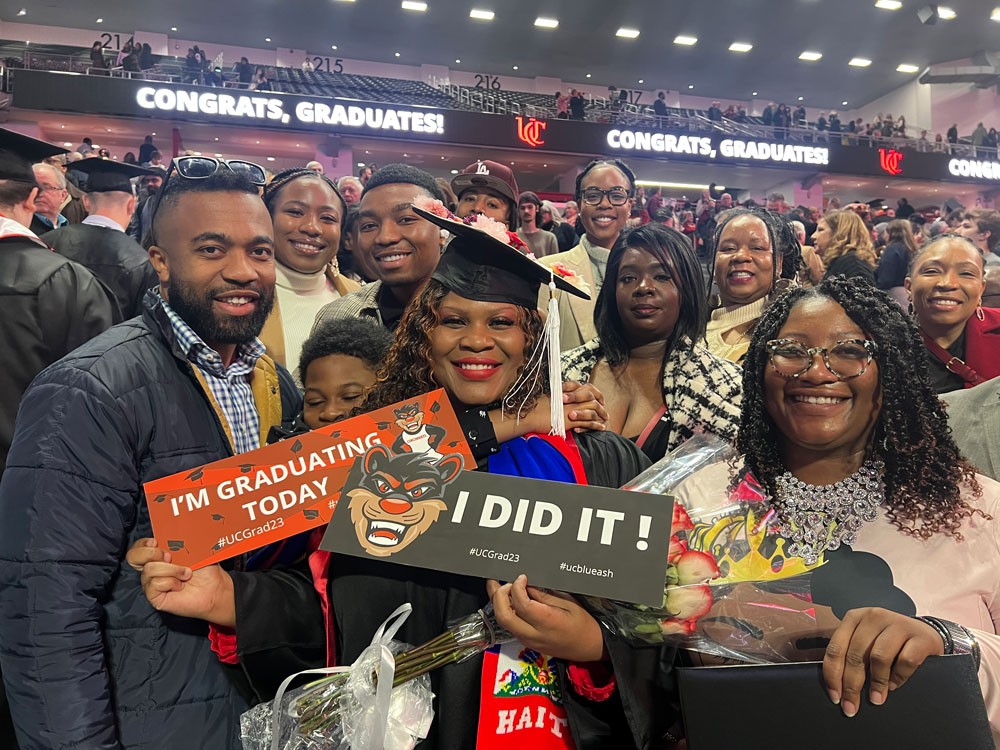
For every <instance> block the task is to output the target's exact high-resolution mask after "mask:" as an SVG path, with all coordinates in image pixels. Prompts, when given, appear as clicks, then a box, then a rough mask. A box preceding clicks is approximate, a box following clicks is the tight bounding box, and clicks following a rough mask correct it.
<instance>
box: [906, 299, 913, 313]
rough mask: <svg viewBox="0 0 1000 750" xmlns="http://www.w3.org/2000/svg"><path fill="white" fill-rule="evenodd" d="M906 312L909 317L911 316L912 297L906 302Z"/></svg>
mask: <svg viewBox="0 0 1000 750" xmlns="http://www.w3.org/2000/svg"><path fill="white" fill-rule="evenodd" d="M906 314H907V315H909V316H910V317H911V318H912V317H913V299H912V298H911V299H910V300H909V301H908V302H907V303H906Z"/></svg>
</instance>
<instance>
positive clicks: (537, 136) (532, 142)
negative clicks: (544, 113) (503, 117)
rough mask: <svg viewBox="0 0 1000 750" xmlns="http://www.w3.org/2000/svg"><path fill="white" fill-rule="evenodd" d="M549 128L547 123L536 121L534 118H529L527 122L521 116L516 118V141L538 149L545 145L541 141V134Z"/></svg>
mask: <svg viewBox="0 0 1000 750" xmlns="http://www.w3.org/2000/svg"><path fill="white" fill-rule="evenodd" d="M548 126H549V124H548V123H547V122H544V121H543V120H536V119H535V118H534V117H532V118H530V119H529V120H528V121H527V122H525V121H524V118H523V117H521V115H518V116H517V139H518V140H519V141H521V143H524V144H527V145H528V146H531V147H532V148H538V147H539V146H543V145H545V141H543V140H542V133H543V132H544V131H545V129H546V128H547V127H548Z"/></svg>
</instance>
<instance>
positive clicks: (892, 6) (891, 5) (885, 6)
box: [875, 0, 903, 10]
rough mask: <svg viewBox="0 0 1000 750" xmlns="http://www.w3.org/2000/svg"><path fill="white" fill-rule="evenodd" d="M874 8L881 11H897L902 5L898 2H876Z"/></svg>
mask: <svg viewBox="0 0 1000 750" xmlns="http://www.w3.org/2000/svg"><path fill="white" fill-rule="evenodd" d="M875 7H876V8H881V9H882V10H899V9H900V8H902V7H903V4H902V3H901V2H899V0H876V2H875Z"/></svg>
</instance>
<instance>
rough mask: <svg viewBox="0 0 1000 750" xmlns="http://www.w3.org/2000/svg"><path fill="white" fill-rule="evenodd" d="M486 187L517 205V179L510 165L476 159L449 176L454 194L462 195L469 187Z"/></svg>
mask: <svg viewBox="0 0 1000 750" xmlns="http://www.w3.org/2000/svg"><path fill="white" fill-rule="evenodd" d="M473 187H486V188H490V189H492V190H496V191H497V192H498V193H500V195H502V196H504V197H505V198H507V199H508V200H510V201H511V203H513V204H514V205H515V206H516V205H517V196H518V195H520V193H519V192H518V189H517V180H515V179H514V172H513V171H512V170H511V168H510V167H508V166H505V165H503V164H500V163H499V162H495V161H489V160H486V161H477V162H475V163H473V164H470V165H469V166H467V167H466V168H465V169H463V170H462V171H461V172H459V173H458V174H457V175H455V176H454V177H452V178H451V189H452V190H454V191H455V195H457V196H458V197H461V196H462V193H464V192H465V191H466V190H468V189H469V188H473Z"/></svg>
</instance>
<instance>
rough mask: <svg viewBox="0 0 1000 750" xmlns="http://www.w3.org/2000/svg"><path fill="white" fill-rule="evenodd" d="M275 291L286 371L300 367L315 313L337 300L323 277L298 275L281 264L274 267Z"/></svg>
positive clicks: (320, 274)
mask: <svg viewBox="0 0 1000 750" xmlns="http://www.w3.org/2000/svg"><path fill="white" fill-rule="evenodd" d="M274 268H275V272H276V276H277V278H276V285H275V291H276V293H277V295H278V307H279V308H280V310H281V327H282V330H283V331H284V334H285V361H286V362H287V363H288V368H289V370H294V369H295V368H296V367H298V364H299V355H300V354H301V353H302V344H304V343H305V340H306V339H307V338H308V337H309V331H311V330H312V326H313V321H314V320H315V319H316V313H318V312H319V309H320V308H321V307H323V305H325V304H327V303H328V302H333V301H334V300H335V299H339V298H340V294H338V293H337V290H336V289H334V287H333V284H332V283H331V282H330V280H329V279H327V277H326V274H325V273H322V272H320V273H311V274H306V273H299V272H298V271H294V270H292V269H291V268H289V267H288V266H283V265H281V264H280V263H275V264H274Z"/></svg>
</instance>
